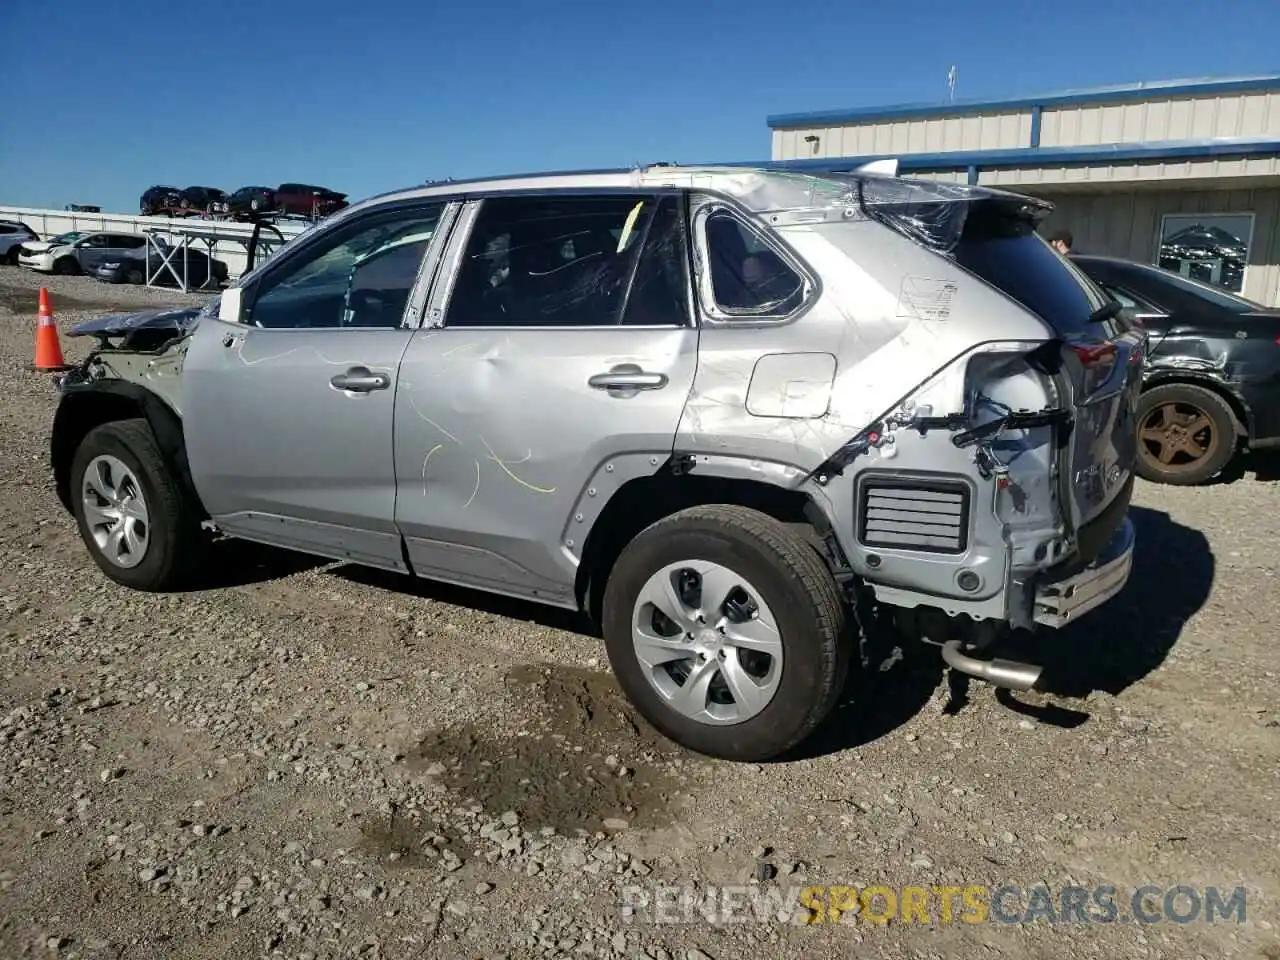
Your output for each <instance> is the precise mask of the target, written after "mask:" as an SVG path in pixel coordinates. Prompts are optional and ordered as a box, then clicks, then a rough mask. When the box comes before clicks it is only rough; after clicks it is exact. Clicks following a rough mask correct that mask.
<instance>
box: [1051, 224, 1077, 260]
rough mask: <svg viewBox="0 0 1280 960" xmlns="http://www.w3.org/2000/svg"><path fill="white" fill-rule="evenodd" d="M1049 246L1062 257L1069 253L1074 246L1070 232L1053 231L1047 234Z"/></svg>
mask: <svg viewBox="0 0 1280 960" xmlns="http://www.w3.org/2000/svg"><path fill="white" fill-rule="evenodd" d="M1049 246H1051V247H1053V249H1055V250H1057V251H1058V252H1059V253H1060V254H1062V255H1063V256H1064V257H1065V256H1067V255H1068V254H1070V253H1071V250H1072V247H1073V246H1074V243H1073V238H1072V236H1071V231H1070V230H1055V231H1054V232H1053V233H1051V234H1049Z"/></svg>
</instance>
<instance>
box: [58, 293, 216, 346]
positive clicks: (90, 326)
mask: <svg viewBox="0 0 1280 960" xmlns="http://www.w3.org/2000/svg"><path fill="white" fill-rule="evenodd" d="M221 299H222V297H221V296H217V297H213V298H211V299H210V300H209V302H207V303H206V304H205V305H204V306H201V307H167V308H162V309H159V310H141V311H138V312H136V313H115V314H111V315H109V316H105V317H95V318H94V319H93V320H87V321H85V322H84V323H82V324H79V325H78V326H75V327H72V328H71V329H70V330H68V331H67V336H69V337H90V336H93V337H118V336H121V335H123V334H126V333H134V332H136V331H138V330H173V331H175V332H177V333H181V332H183V331H185V330H189V329H190V328H191V327H193V326H194V325H195V324H196V321H198V320H199V319H200V317H202V316H206V315H210V316H211V315H214V314H216V313H217V312H218V302H219V301H220V300H221Z"/></svg>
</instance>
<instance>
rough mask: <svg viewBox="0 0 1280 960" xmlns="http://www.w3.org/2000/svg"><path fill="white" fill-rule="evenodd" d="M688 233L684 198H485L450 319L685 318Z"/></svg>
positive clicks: (451, 323) (574, 322)
mask: <svg viewBox="0 0 1280 960" xmlns="http://www.w3.org/2000/svg"><path fill="white" fill-rule="evenodd" d="M682 231H683V226H682V220H681V216H680V210H679V206H678V204H677V203H676V200H675V198H674V197H662V196H658V195H649V194H608V195H600V196H589V195H587V196H583V195H575V196H553V195H538V196H522V197H495V198H491V199H488V200H485V201H484V202H483V204H482V205H481V207H480V210H479V213H478V214H477V216H476V221H475V225H474V227H473V228H472V230H471V233H470V236H469V237H468V238H467V245H466V249H465V250H464V251H463V256H462V264H461V267H460V269H459V270H458V273H457V276H456V278H455V280H454V284H453V291H452V294H451V296H450V301H449V306H448V310H447V312H446V315H445V326H446V327H574V326H578V327H582V326H590V327H598V326H616V325H618V324H620V323H627V324H629V325H653V324H658V325H676V324H684V323H686V322H687V297H686V296H685V293H684V291H685V289H686V288H685V283H686V281H685V280H684V279H683V278H684V276H686V275H685V274H684V272H683V269H684V265H683V261H682V260H681V259H680V258H682V257H683V237H682ZM642 251H643V255H642ZM633 275H634V281H633V279H632V278H633ZM628 291H629V292H630V293H629V295H628Z"/></svg>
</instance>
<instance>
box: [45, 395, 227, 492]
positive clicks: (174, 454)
mask: <svg viewBox="0 0 1280 960" xmlns="http://www.w3.org/2000/svg"><path fill="white" fill-rule="evenodd" d="M130 416H141V417H143V418H144V419H146V421H147V424H148V425H149V426H150V427H151V432H152V433H153V434H154V435H155V438H156V443H157V445H158V446H159V447H160V452H161V454H163V456H164V458H165V461H166V462H167V463H168V464H169V465H170V466H171V467H172V468H173V471H174V474H175V475H176V477H177V478H178V481H179V483H180V484H181V485H182V487H183V489H184V490H185V491H186V492H187V494H188V495H189V496H190V497H191V499H192V502H193V503H195V504H197V505H198V504H199V503H200V498H199V496H198V495H197V493H196V488H195V481H194V479H193V478H192V475H191V465H190V463H189V462H188V460H187V447H186V440H185V438H184V437H183V433H182V418H181V417H180V416H179V415H178V413H177V411H175V410H174V409H173V408H172V407H171V406H169V405H168V404H167V403H165V402H164V401H163V400H162V399H160V397H158V396H156V394H154V393H152V392H151V391H149V390H147V389H145V388H143V387H140V386H138V385H137V384H134V383H128V382H126V381H123V380H93V381H87V382H81V383H75V384H67V385H65V386H64V387H63V394H62V399H61V401H60V402H59V403H58V409H57V411H56V412H55V413H54V417H53V427H52V430H51V431H50V441H49V458H50V466H51V467H52V468H53V472H54V481H55V485H56V487H57V493H58V499H59V500H60V501H61V502H62V505H63V506H64V507H65V508H66V509H67V510H68V511H70V510H71V489H70V471H71V461H72V459H73V458H74V457H75V452H76V449H77V448H78V447H79V446H80V441H81V440H83V439H84V437H85V435H86V434H88V432H89V431H90V430H92V429H94V428H95V427H99V426H101V425H102V424H104V423H111V422H112V421H115V420H123V419H126V418H128V417H130ZM201 512H202V513H203V509H201Z"/></svg>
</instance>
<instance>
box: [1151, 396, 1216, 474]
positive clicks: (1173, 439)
mask: <svg viewBox="0 0 1280 960" xmlns="http://www.w3.org/2000/svg"><path fill="white" fill-rule="evenodd" d="M1235 449H1236V426H1235V418H1234V416H1233V414H1232V412H1231V408H1230V407H1229V406H1227V403H1226V401H1225V400H1223V399H1222V398H1221V397H1220V396H1218V395H1217V394H1216V393H1214V392H1212V391H1210V390H1206V389H1204V388H1203V387H1195V386H1191V385H1190V384H1183V383H1171V384H1165V385H1162V386H1158V387H1154V388H1153V389H1151V390H1149V391H1147V392H1146V393H1144V394H1143V396H1142V403H1141V406H1140V408H1139V411H1138V473H1139V474H1140V475H1141V476H1143V477H1145V478H1146V479H1148V480H1152V481H1154V482H1156V483H1168V484H1178V485H1189V484H1195V483H1202V482H1204V481H1205V480H1208V479H1209V478H1210V477H1212V476H1214V475H1215V474H1217V473H1218V472H1219V471H1220V470H1222V468H1223V467H1225V466H1226V465H1227V462H1228V461H1229V460H1230V459H1231V457H1232V456H1233V455H1234V454H1235Z"/></svg>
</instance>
